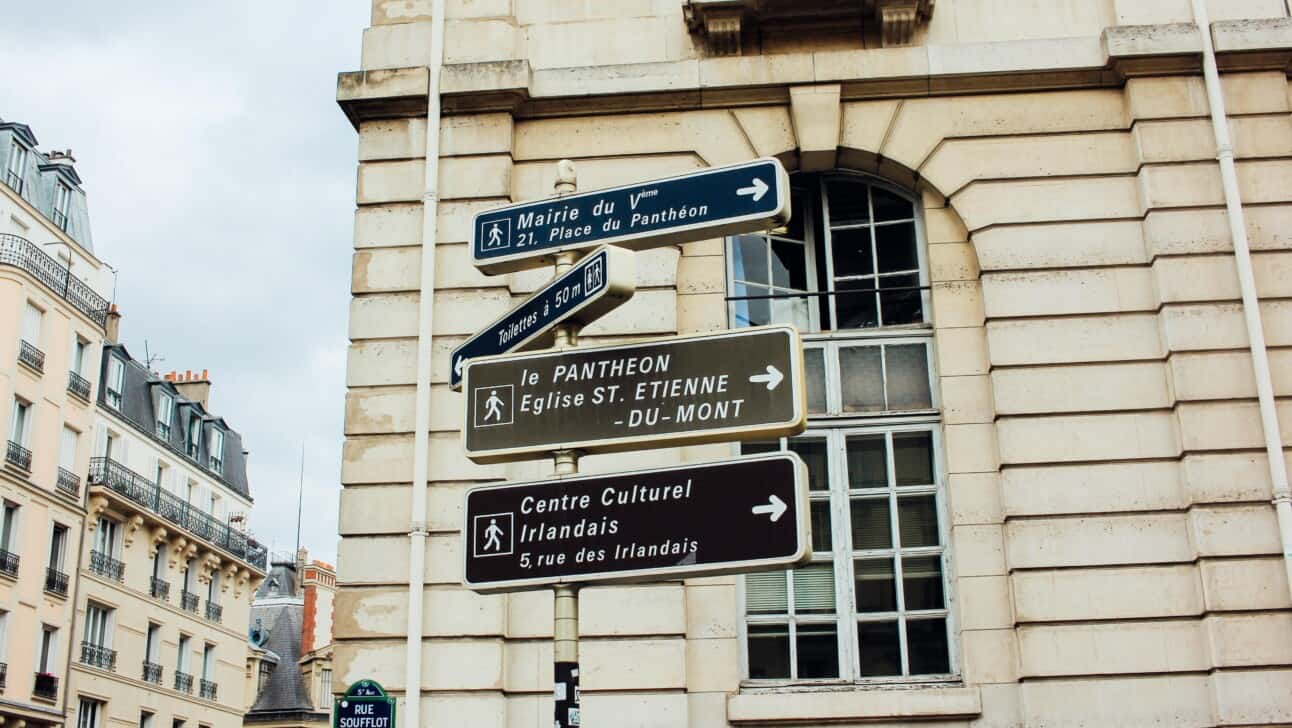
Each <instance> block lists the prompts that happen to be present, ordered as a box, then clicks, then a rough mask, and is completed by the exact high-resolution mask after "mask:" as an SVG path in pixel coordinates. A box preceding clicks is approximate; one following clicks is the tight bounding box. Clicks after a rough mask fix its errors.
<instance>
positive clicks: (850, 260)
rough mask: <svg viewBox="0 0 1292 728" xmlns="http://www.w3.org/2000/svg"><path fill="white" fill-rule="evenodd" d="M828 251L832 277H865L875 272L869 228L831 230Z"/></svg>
mask: <svg viewBox="0 0 1292 728" xmlns="http://www.w3.org/2000/svg"><path fill="white" fill-rule="evenodd" d="M830 250H831V253H832V255H831V257H832V259H833V261H834V276H835V277H836V278H843V277H844V276H865V275H872V274H874V272H875V261H874V260H873V259H872V255H871V249H870V228H854V229H852V230H831V231H830Z"/></svg>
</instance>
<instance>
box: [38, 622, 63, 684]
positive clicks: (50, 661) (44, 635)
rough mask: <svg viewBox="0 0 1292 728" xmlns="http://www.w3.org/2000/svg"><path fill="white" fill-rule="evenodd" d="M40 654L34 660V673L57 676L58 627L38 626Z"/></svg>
mask: <svg viewBox="0 0 1292 728" xmlns="http://www.w3.org/2000/svg"><path fill="white" fill-rule="evenodd" d="M39 649H40V652H39V653H38V654H37V656H36V659H37V662H36V672H41V673H45V674H47V675H55V676H57V675H58V627H55V626H54V625H52V624H41V625H40V648H39Z"/></svg>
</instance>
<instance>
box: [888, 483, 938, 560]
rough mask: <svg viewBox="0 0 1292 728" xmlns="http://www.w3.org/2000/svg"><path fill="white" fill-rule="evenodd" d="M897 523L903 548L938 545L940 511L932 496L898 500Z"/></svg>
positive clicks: (917, 496)
mask: <svg viewBox="0 0 1292 728" xmlns="http://www.w3.org/2000/svg"><path fill="white" fill-rule="evenodd" d="M897 521H898V525H899V527H900V528H901V535H902V547H903V548H911V547H913V546H937V545H938V542H939V540H940V539H939V538H938V510H937V505H936V501H935V499H934V497H933V496H932V495H914V496H907V497H905V498H898V499H897Z"/></svg>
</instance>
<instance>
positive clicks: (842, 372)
mask: <svg viewBox="0 0 1292 728" xmlns="http://www.w3.org/2000/svg"><path fill="white" fill-rule="evenodd" d="M879 356H880V347H878V346H848V347H842V348H840V349H839V386H840V388H841V389H842V390H843V411H844V412H878V411H881V410H883V409H884V370H883V367H882V366H881V365H880V362H879Z"/></svg>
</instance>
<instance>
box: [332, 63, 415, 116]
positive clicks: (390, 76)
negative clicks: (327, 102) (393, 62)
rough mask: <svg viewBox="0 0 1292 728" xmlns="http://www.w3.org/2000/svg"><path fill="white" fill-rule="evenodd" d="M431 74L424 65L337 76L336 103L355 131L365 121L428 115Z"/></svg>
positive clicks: (352, 72)
mask: <svg viewBox="0 0 1292 728" xmlns="http://www.w3.org/2000/svg"><path fill="white" fill-rule="evenodd" d="M430 77H431V72H430V69H429V68H426V67H425V66H417V67H413V68H391V69H379V70H372V71H347V72H345V73H340V74H337V80H336V102H337V104H339V105H340V106H341V110H342V111H343V112H345V116H346V118H347V119H349V120H350V123H351V124H352V125H353V126H354V128H355V130H358V128H359V123H360V122H362V121H364V120H366V119H391V118H401V117H408V116H425V115H426V95H427V93H428V92H429V90H430Z"/></svg>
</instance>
